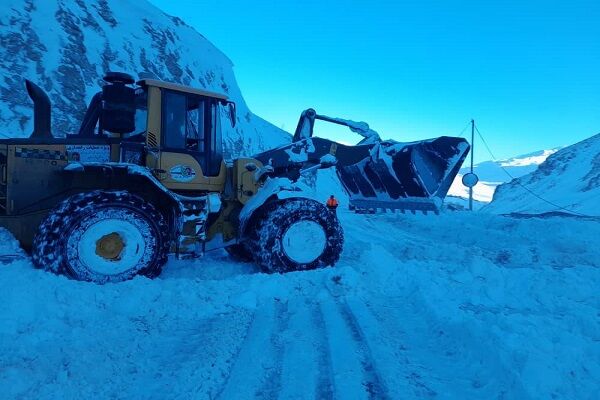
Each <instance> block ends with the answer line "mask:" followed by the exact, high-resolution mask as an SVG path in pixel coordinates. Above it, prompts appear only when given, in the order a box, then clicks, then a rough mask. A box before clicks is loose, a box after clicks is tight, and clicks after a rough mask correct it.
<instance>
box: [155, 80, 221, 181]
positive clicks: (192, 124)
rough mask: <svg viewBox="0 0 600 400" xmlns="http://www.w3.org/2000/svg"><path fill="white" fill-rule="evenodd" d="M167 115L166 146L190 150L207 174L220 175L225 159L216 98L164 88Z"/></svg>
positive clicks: (164, 120) (175, 149) (173, 149)
mask: <svg viewBox="0 0 600 400" xmlns="http://www.w3.org/2000/svg"><path fill="white" fill-rule="evenodd" d="M163 115H164V116H163V130H162V131H163V132H164V134H163V137H164V139H163V140H164V146H165V149H166V150H171V151H181V152H186V153H187V152H189V153H190V154H191V155H193V156H194V157H195V158H196V159H197V160H198V162H199V163H200V166H201V167H202V171H204V174H205V175H206V176H215V175H218V174H219V169H220V165H221V159H222V158H221V137H220V134H219V126H218V124H219V122H218V104H217V103H216V101H215V100H214V99H211V98H208V97H203V96H198V95H191V94H186V93H180V92H174V91H170V90H164V91H163Z"/></svg>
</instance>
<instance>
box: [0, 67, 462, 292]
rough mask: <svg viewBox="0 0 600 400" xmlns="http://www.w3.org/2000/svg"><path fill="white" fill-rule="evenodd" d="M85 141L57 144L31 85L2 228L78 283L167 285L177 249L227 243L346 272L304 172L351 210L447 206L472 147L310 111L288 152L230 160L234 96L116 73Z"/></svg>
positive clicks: (192, 250) (95, 101)
mask: <svg viewBox="0 0 600 400" xmlns="http://www.w3.org/2000/svg"><path fill="white" fill-rule="evenodd" d="M104 81H105V84H104V85H103V86H102V87H101V90H100V91H99V92H98V93H97V94H96V95H94V96H93V98H92V99H91V101H90V104H89V106H88V108H87V111H86V113H85V116H84V118H83V121H82V123H81V127H80V129H79V131H78V132H77V133H73V134H68V133H67V134H64V133H63V134H62V135H61V137H55V136H53V135H52V132H51V105H50V100H49V98H48V96H47V95H46V93H45V92H44V91H43V90H42V89H41V88H40V87H38V86H37V85H35V84H34V83H32V82H31V81H26V89H27V92H28V94H29V96H30V98H31V99H32V101H33V103H34V129H33V133H32V134H31V136H30V137H29V138H20V139H17V138H15V139H0V227H3V228H5V229H7V230H9V231H10V232H11V233H12V234H13V235H14V236H15V237H16V239H17V240H18V241H19V242H20V243H21V245H22V247H23V248H24V249H25V250H26V251H28V252H29V253H30V254H31V257H32V261H33V263H34V265H35V266H37V267H39V268H43V269H46V270H49V271H52V272H54V273H58V274H64V275H66V276H68V277H70V278H72V279H77V280H84V281H91V282H95V283H107V282H120V281H124V280H127V279H131V278H133V277H134V276H136V275H143V276H147V277H151V278H152V277H156V276H158V275H159V274H160V272H161V270H162V268H163V266H164V264H165V263H166V261H167V257H168V255H169V254H176V255H178V256H199V255H202V254H204V252H206V251H210V250H213V249H219V248H224V249H226V250H227V251H228V252H229V253H230V254H231V255H232V256H233V257H235V258H237V259H240V260H244V261H253V262H255V263H257V264H258V265H259V266H260V267H261V268H262V270H264V271H265V272H271V273H272V272H288V271H298V270H309V269H314V268H319V267H324V266H330V265H334V264H335V263H336V262H337V261H338V259H339V257H340V253H341V252H342V246H343V230H342V227H341V225H340V222H339V220H338V218H337V216H336V215H335V213H332V212H330V211H329V210H328V209H327V208H326V207H325V205H324V204H323V201H324V200H325V199H323V201H320V200H315V199H314V198H313V197H312V196H311V194H310V193H309V192H307V191H306V190H304V189H303V186H302V185H301V184H300V183H299V182H298V178H299V177H300V176H301V175H302V174H303V173H305V172H306V171H310V170H314V169H318V168H330V167H334V168H335V169H336V171H337V174H338V175H339V177H340V179H341V181H342V182H343V185H344V187H346V188H347V189H348V191H349V193H350V197H351V199H352V201H355V202H358V204H362V203H361V202H367V201H374V202H377V203H378V204H379V203H381V204H380V205H382V206H385V207H388V208H401V209H435V208H436V207H439V206H440V204H441V201H442V200H443V198H444V196H445V195H446V192H447V190H448V188H449V186H450V183H451V182H452V180H453V178H454V176H455V175H456V174H457V172H458V169H459V168H460V166H461V164H462V162H463V160H464V158H465V157H466V154H467V152H468V150H469V146H468V144H467V142H466V141H464V140H463V139H459V138H449V137H441V138H438V139H432V140H427V141H422V142H415V143H405V144H401V143H396V142H392V141H381V140H380V139H379V138H378V137H377V136H376V135H375V134H373V133H372V131H370V130H369V129H367V128H366V127H365V125H366V124H360V123H354V122H352V121H346V120H341V119H334V118H329V117H325V116H321V115H318V114H317V113H316V112H314V110H307V111H305V112H304V113H302V116H301V118H300V122H299V124H298V129H297V130H296V132H295V135H294V137H293V140H292V142H291V143H290V144H289V145H285V146H282V147H280V148H277V149H273V150H270V151H267V152H264V153H261V154H258V155H255V156H253V157H240V158H237V159H233V160H225V159H224V157H223V151H222V141H221V123H222V119H223V120H227V119H229V122H230V123H231V125H232V126H235V123H236V120H237V117H236V113H235V111H236V108H235V104H234V103H233V102H231V101H230V100H229V99H228V98H227V96H225V95H223V94H218V93H211V92H208V91H205V90H200V89H196V88H192V87H187V86H182V85H178V84H174V83H170V82H164V81H159V80H156V79H142V80H140V81H138V82H135V80H134V79H133V78H132V77H131V76H130V75H128V74H125V73H120V72H109V73H107V74H106V76H105V77H104ZM315 119H323V120H329V121H330V122H333V123H338V124H343V125H346V126H348V127H350V128H351V129H352V130H354V131H357V132H360V133H362V134H363V136H365V138H364V139H363V141H362V142H361V143H359V144H358V145H357V146H346V145H342V144H339V143H335V142H333V141H330V140H327V139H322V138H317V137H313V126H314V121H315Z"/></svg>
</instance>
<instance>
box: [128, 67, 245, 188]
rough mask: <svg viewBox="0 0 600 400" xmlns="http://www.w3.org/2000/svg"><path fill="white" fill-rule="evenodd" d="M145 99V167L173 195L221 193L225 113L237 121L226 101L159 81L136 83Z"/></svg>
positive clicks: (215, 95)
mask: <svg viewBox="0 0 600 400" xmlns="http://www.w3.org/2000/svg"><path fill="white" fill-rule="evenodd" d="M138 85H140V87H141V88H143V90H144V92H145V93H146V95H147V100H148V107H147V109H148V116H147V131H146V145H147V148H148V150H149V151H148V154H147V159H146V165H147V166H148V167H149V168H151V169H153V170H155V171H159V173H158V174H157V176H158V177H159V179H160V180H161V182H162V183H163V184H164V185H165V186H166V187H167V188H169V189H172V190H180V191H189V192H210V191H221V190H223V187H224V184H225V173H226V171H225V169H226V167H225V163H224V161H223V148H222V133H221V113H222V111H223V109H224V108H228V110H226V111H223V112H227V113H228V114H229V115H230V116H231V117H232V124H233V121H235V116H234V114H235V106H234V105H233V103H231V102H229V101H228V100H227V97H225V96H224V95H221V94H217V93H211V92H207V91H203V90H199V89H195V88H190V87H186V86H182V85H177V84H173V83H168V82H162V81H157V80H150V79H147V80H142V81H140V82H138Z"/></svg>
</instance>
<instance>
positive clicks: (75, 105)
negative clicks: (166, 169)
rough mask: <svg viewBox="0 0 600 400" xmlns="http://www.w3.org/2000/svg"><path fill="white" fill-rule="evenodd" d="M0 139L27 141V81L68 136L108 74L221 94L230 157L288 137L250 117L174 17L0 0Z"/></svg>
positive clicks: (79, 0) (62, 1)
mask: <svg viewBox="0 0 600 400" xmlns="http://www.w3.org/2000/svg"><path fill="white" fill-rule="evenodd" d="M0 43H1V46H0V60H2V61H0V74H1V75H2V77H3V79H1V80H0V95H1V101H0V135H1V136H3V137H9V136H11V137H13V136H18V137H23V136H28V135H29V134H30V133H31V131H32V126H33V124H32V118H31V117H32V104H31V101H30V100H29V98H28V96H27V93H26V91H25V87H24V78H29V79H31V80H32V81H34V82H36V83H37V84H39V85H40V86H41V87H42V88H44V90H46V91H47V92H48V94H49V96H50V99H51V101H52V105H53V109H52V110H53V126H52V128H53V132H54V134H55V135H64V134H66V133H72V132H76V131H77V130H78V128H79V121H80V120H81V119H82V117H83V114H84V112H85V109H86V105H87V103H88V102H89V100H90V99H91V97H92V96H93V95H94V93H96V92H97V91H98V87H99V85H100V84H101V83H102V76H103V75H104V73H105V72H106V71H108V70H115V71H124V72H128V73H131V74H132V75H134V76H135V77H136V78H137V77H138V76H139V75H138V74H139V73H142V72H144V73H150V74H153V75H154V76H156V77H158V78H160V79H163V80H167V81H171V82H177V83H183V84H185V85H190V86H194V87H198V88H204V89H207V90H210V91H215V92H219V93H225V94H227V95H228V96H229V97H230V98H231V99H232V100H233V101H235V102H236V103H237V106H238V124H237V126H236V128H234V129H232V128H230V125H229V124H228V123H223V124H222V125H223V127H224V130H225V131H224V137H225V147H226V149H227V151H228V152H229V153H230V154H232V155H237V154H252V153H256V152H258V151H261V150H264V149H268V148H271V147H274V146H277V145H280V144H282V143H285V142H288V141H290V140H291V138H290V136H289V135H288V134H287V133H286V132H284V131H282V130H280V129H278V128H276V127H275V126H273V125H271V124H269V123H268V122H266V121H264V120H263V119H261V118H259V117H257V116H256V115H254V114H252V112H251V111H250V110H249V109H248V106H247V105H246V103H245V101H244V99H243V97H242V93H241V91H240V88H239V87H238V85H237V83H236V80H235V76H234V73H233V63H232V62H231V60H230V59H229V58H227V56H225V55H224V54H223V53H222V52H221V51H220V50H219V49H217V48H216V47H215V46H214V45H213V44H212V43H210V42H209V41H208V40H207V39H206V38H204V37H203V36H202V35H201V34H199V33H198V32H196V31H195V30H194V29H193V28H191V27H190V26H188V25H186V24H185V23H184V22H183V21H182V20H181V19H179V18H175V17H171V16H169V15H166V14H165V13H163V12H162V11H160V10H159V9H157V8H156V7H154V6H153V5H151V4H150V3H148V2H147V1H146V0H44V1H37V0H3V1H2V6H0Z"/></svg>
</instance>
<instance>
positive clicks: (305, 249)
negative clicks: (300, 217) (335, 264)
mask: <svg viewBox="0 0 600 400" xmlns="http://www.w3.org/2000/svg"><path fill="white" fill-rule="evenodd" d="M326 244H327V236H326V235H325V230H324V229H323V227H322V226H321V225H320V224H318V223H316V222H314V221H299V222H296V223H294V224H292V225H291V226H290V227H289V228H288V229H287V231H286V232H285V234H284V235H283V239H282V247H283V251H284V252H285V255H286V256H287V257H288V258H289V259H290V260H292V261H294V262H296V263H299V264H308V263H311V262H313V261H315V260H316V259H317V258H319V257H320V256H321V254H323V251H324V250H325V245H326Z"/></svg>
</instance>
